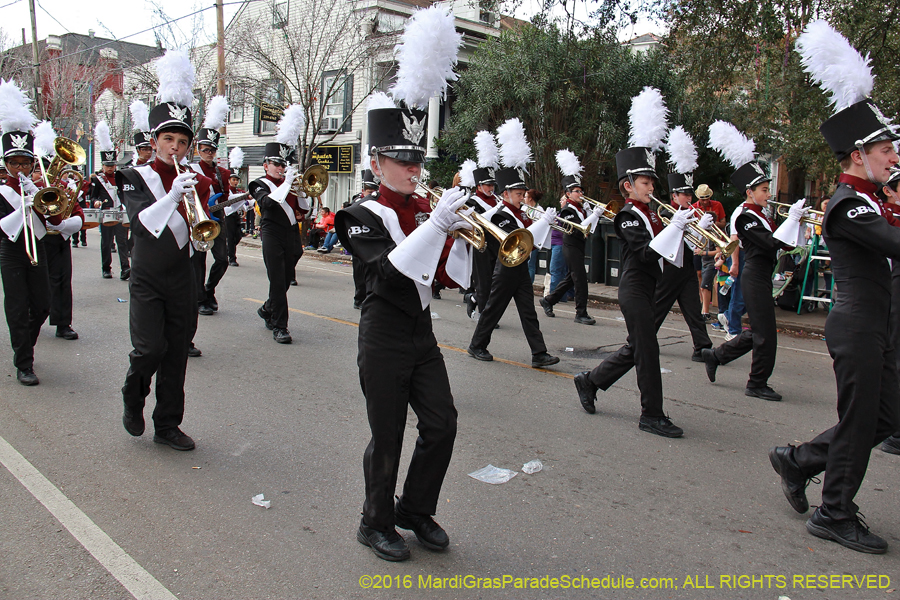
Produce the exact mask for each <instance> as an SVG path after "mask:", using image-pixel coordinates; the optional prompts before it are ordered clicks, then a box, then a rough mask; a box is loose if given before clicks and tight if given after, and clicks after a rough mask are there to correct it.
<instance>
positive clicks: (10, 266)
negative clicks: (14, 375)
mask: <svg viewBox="0 0 900 600" xmlns="http://www.w3.org/2000/svg"><path fill="white" fill-rule="evenodd" d="M37 254H38V264H37V265H36V266H32V264H31V261H30V260H28V255H27V254H25V239H24V233H21V234H19V239H18V240H17V241H15V242H12V241H10V240H9V238H8V237H6V236H5V235H3V236H0V277H2V279H3V310H4V312H5V313H6V324H7V325H8V326H9V341H10V343H11V344H12V349H13V364H14V365H15V366H16V368H17V369H19V370H23V369H31V368H33V367H34V345H35V344H36V343H37V339H38V336H39V335H40V333H41V325H43V324H44V321H46V320H47V316H48V315H49V314H50V277H49V275H48V272H47V251H46V249H45V247H44V243H43V242H42V241H41V240H38V243H37Z"/></svg>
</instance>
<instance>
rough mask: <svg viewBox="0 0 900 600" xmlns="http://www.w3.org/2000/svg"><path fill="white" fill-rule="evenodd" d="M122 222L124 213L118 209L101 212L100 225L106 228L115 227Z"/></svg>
mask: <svg viewBox="0 0 900 600" xmlns="http://www.w3.org/2000/svg"><path fill="white" fill-rule="evenodd" d="M121 222H122V213H121V211H120V210H119V209H118V208H110V209H104V210H101V211H100V224H101V225H103V226H104V227H114V226H116V225H118V224H119V223H121Z"/></svg>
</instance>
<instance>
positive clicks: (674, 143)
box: [666, 125, 697, 175]
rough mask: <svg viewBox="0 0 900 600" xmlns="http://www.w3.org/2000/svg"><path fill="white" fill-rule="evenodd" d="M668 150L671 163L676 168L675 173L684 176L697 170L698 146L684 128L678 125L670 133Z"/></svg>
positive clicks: (667, 143)
mask: <svg viewBox="0 0 900 600" xmlns="http://www.w3.org/2000/svg"><path fill="white" fill-rule="evenodd" d="M666 150H667V151H668V152H669V158H670V159H671V160H670V161H669V162H670V163H672V166H674V167H675V172H676V173H680V174H682V175H684V174H686V173H691V172H693V171H694V169H696V168H697V146H696V145H695V144H694V140H693V138H692V137H691V134H689V133H688V132H687V131H685V130H684V127H682V126H681V125H678V126H677V127H675V128H673V129H672V130H670V131H669V138H668V140H666Z"/></svg>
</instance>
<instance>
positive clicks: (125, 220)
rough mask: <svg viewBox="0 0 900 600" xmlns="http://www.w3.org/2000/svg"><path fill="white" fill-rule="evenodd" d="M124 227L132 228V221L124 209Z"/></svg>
mask: <svg viewBox="0 0 900 600" xmlns="http://www.w3.org/2000/svg"><path fill="white" fill-rule="evenodd" d="M122 227H131V221H129V220H128V211H127V210H125V209H124V208H123V209H122Z"/></svg>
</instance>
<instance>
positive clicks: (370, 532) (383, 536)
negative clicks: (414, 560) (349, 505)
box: [356, 521, 409, 562]
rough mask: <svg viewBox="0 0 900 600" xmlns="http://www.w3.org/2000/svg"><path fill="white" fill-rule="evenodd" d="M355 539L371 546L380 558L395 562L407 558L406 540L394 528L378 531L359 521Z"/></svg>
mask: <svg viewBox="0 0 900 600" xmlns="http://www.w3.org/2000/svg"><path fill="white" fill-rule="evenodd" d="M356 541H358V542H359V543H360V544H362V545H363V546H368V547H369V548H371V549H372V552H374V553H375V556H377V557H378V558H380V559H382V560H389V561H392V562H396V561H400V560H406V559H408V558H409V547H408V546H407V545H406V540H404V539H403V538H402V537H400V534H399V533H397V531H396V530H395V529H391V530H390V531H387V532H384V531H378V530H377V529H372V528H371V527H369V526H368V525H366V524H365V523H363V522H362V521H360V523H359V530H358V531H357V532H356Z"/></svg>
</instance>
